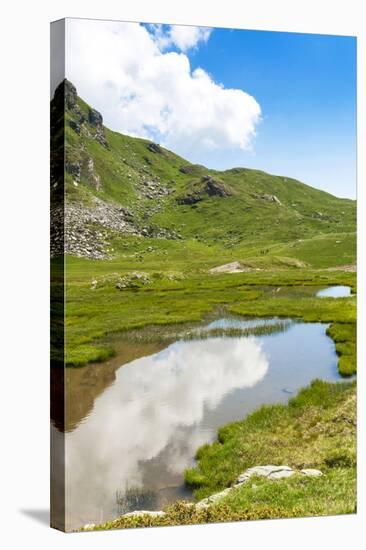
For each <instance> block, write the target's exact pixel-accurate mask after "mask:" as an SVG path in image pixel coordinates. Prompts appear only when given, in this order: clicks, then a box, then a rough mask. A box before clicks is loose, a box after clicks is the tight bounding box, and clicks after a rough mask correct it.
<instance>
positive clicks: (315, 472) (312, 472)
mask: <svg viewBox="0 0 366 550" xmlns="http://www.w3.org/2000/svg"><path fill="white" fill-rule="evenodd" d="M301 473H302V474H304V475H305V476H314V477H318V476H322V475H323V473H322V472H321V471H320V470H316V469H314V468H304V469H303V470H301Z"/></svg>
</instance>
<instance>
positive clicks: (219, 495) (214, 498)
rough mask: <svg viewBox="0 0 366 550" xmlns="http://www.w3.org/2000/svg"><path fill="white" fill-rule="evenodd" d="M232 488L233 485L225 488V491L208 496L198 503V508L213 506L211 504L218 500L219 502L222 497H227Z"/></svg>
mask: <svg viewBox="0 0 366 550" xmlns="http://www.w3.org/2000/svg"><path fill="white" fill-rule="evenodd" d="M231 490H232V487H228V488H227V489H224V490H223V491H220V492H219V493H215V494H214V495H211V496H209V497H207V498H204V499H203V500H200V501H199V502H197V504H196V508H198V509H200V508H207V507H208V506H211V504H215V503H216V502H219V501H220V500H221V499H223V498H224V497H226V496H227V495H228V494H229V493H230V491H231Z"/></svg>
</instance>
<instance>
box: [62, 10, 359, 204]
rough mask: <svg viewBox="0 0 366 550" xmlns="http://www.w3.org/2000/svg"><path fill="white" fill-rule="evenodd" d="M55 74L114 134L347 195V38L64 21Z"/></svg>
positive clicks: (351, 169) (350, 100) (351, 111)
mask: <svg viewBox="0 0 366 550" xmlns="http://www.w3.org/2000/svg"><path fill="white" fill-rule="evenodd" d="M66 77H67V78H68V79H69V80H71V81H72V82H73V83H74V85H75V86H76V87H77V90H78V93H79V95H80V96H81V97H82V98H83V99H84V100H85V101H86V102H87V103H89V104H90V105H91V106H93V107H94V108H96V109H97V110H98V111H100V112H101V113H102V115H103V118H104V123H105V125H106V126H108V127H109V128H111V129H113V130H116V131H119V132H122V133H125V134H129V135H132V136H138V137H145V138H148V139H152V140H153V141H156V142H158V143H160V144H161V145H163V146H165V147H167V148H168V149H171V150H172V151H174V152H176V153H177V154H179V155H181V156H183V157H184V158H186V159H187V160H189V161H191V162H194V163H199V164H204V165H205V166H207V167H209V168H214V169H219V170H221V169H227V168H232V167H234V166H244V167H248V168H257V169H260V170H264V171H266V172H269V173H272V174H277V175H283V176H287V177H293V178H296V179H298V180H300V181H303V182H304V183H307V184H309V185H311V186H313V187H316V188H319V189H323V190H325V191H328V192H329V193H332V194H333V195H336V196H338V197H349V198H355V196H356V39H355V38H353V37H344V36H343V37H341V36H330V35H314V34H313V35H312V34H297V33H282V32H269V31H248V30H232V29H216V28H215V29H211V28H207V27H192V26H169V25H156V24H154V25H152V24H151V25H149V24H138V23H122V22H110V21H94V20H83V19H68V20H67V24H66Z"/></svg>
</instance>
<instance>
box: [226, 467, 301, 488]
mask: <svg viewBox="0 0 366 550" xmlns="http://www.w3.org/2000/svg"><path fill="white" fill-rule="evenodd" d="M294 473H295V471H294V470H293V469H292V468H290V466H273V465H272V464H269V465H267V466H254V467H253V468H248V469H247V470H245V472H243V473H242V474H240V476H239V477H238V479H237V480H236V483H235V486H238V485H241V484H242V483H246V482H247V481H248V480H249V479H250V478H251V477H252V476H259V477H266V478H268V479H281V478H283V477H290V476H292V475H293V474H294Z"/></svg>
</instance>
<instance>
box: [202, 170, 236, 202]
mask: <svg viewBox="0 0 366 550" xmlns="http://www.w3.org/2000/svg"><path fill="white" fill-rule="evenodd" d="M201 181H202V182H203V183H204V184H205V191H206V192H207V194H208V195H209V196H210V197H215V196H216V197H229V196H230V195H231V192H230V191H229V189H228V188H227V186H226V185H225V184H224V183H223V182H222V181H220V180H217V179H215V178H214V177H212V176H210V175H208V176H203V177H202V178H201Z"/></svg>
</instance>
